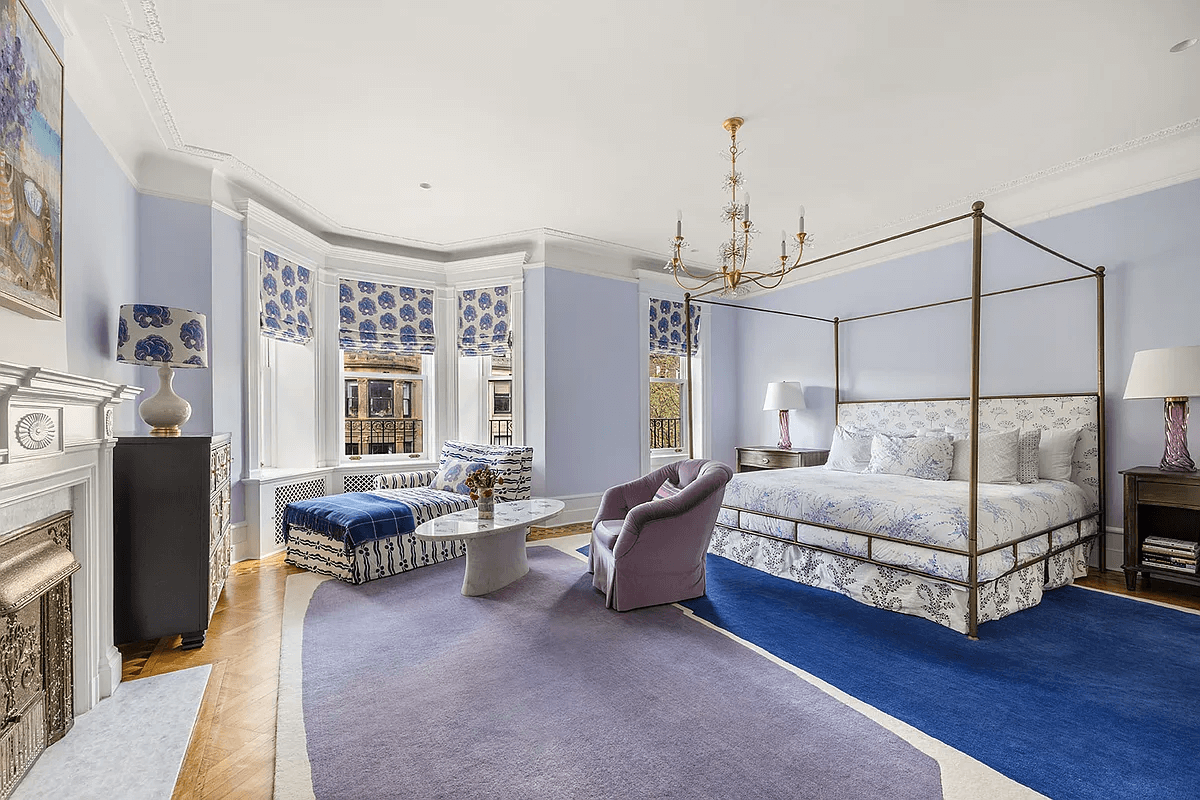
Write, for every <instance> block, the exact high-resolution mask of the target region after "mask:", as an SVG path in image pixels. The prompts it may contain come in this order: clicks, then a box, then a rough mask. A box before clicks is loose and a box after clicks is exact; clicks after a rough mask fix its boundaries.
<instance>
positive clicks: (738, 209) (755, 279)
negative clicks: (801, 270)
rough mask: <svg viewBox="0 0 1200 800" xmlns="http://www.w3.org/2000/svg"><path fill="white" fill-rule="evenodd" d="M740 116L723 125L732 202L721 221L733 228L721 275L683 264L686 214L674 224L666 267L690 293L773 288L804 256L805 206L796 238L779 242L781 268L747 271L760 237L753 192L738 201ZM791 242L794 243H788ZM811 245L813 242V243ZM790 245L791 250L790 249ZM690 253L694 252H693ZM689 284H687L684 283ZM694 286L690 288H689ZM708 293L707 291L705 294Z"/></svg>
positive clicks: (724, 249) (741, 183) (723, 254)
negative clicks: (753, 211)
mask: <svg viewBox="0 0 1200 800" xmlns="http://www.w3.org/2000/svg"><path fill="white" fill-rule="evenodd" d="M745 122H746V121H745V120H744V119H742V118H741V117H730V118H729V119H727V120H725V122H723V123H722V127H724V128H725V130H727V131H729V174H728V175H726V176H725V188H726V189H728V190H729V203H728V205H726V206H725V207H724V208H722V209H721V218H722V220H724V221H725V222H728V223H729V224H730V226H731V227H732V231H731V233H730V236H729V239H728V240H727V241H725V242H723V243H722V244H721V247H720V250H719V253H718V255H719V257H720V261H721V270H720V272H701V273H693V272H692V271H691V270H689V269H688V267H687V265H686V264H684V263H683V256H682V253H683V250H684V248H686V247H688V243H687V242H686V241H685V240H684V238H683V212H682V211H681V212H679V218H678V220H677V221H676V222H675V238H674V240H673V241H672V243H671V249H672V255H671V260H670V261H668V262H667V265H666V267H665V269H666V271H667V272H670V273H671V275H672V276H673V277H674V278H675V282H676V283H678V284H679V285H680V286H681V287H682V288H684V289H687V290H688V291H696V290H698V289H706V288H707V287H709V286H713V284H717V283H718V282H719V285H716V286H713V288H712V289H710V290H709V291H712V292H715V291H718V290H720V292H721V294H722V295H733V296H736V295H740V294H744V293H745V292H746V291H747V290H748V289H749V288H750V287H749V284H751V283H753V284H755V285H756V286H759V287H761V288H763V289H774V288H775V287H776V286H778V285H779V284H780V282H781V281H783V278H784V276H786V275H787V274H788V273H789V272H791V271H792V270H794V269H795V268H796V267H798V266H800V258H801V256H803V255H804V244H805V240H806V239H809V238H810V237H808V235H807V234H806V233H805V232H804V206H800V224H799V225H798V227H797V232H796V234H795V235H794V236H792V237H789V236H788V234H787V231H782V232H781V234H780V241H779V266H777V267H775V268H774V269H773V270H770V271H767V272H760V271H755V270H748V269H746V263H747V258H748V257H749V255H750V242H751V240H752V239H753V238H754V237H755V236H757V235H758V231H757V230H756V229H755V227H754V223H753V222H751V221H750V193H749V192H746V193H745V195H746V196H745V200H744V201H743V202H740V203H739V202H738V189H740V188H742V187H743V186H744V185H745V179H744V178H743V177H742V173H740V172H738V171H737V159H738V156H739V155H741V154H742V151H741V150H740V149H739V148H738V142H737V133H738V128H740V127H742V125H744V124H745ZM789 239H790V240H792V241H789ZM810 243H811V242H810ZM789 245H790V248H789ZM789 249H791V250H792V251H794V252H795V256H796V258H795V261H792V263H791V264H789V263H788V261H789V260H790V256H789V254H788V250H789ZM690 252H695V250H694V249H692V250H691V251H690ZM685 280H686V281H687V282H686V283H685V282H684V281H685ZM689 284H691V285H689ZM705 294H708V292H705Z"/></svg>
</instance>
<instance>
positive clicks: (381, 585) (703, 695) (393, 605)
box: [276, 547, 943, 800]
mask: <svg viewBox="0 0 1200 800" xmlns="http://www.w3.org/2000/svg"><path fill="white" fill-rule="evenodd" d="M529 561H530V573H529V574H528V575H527V576H525V577H524V578H522V579H520V580H519V581H517V582H515V583H513V584H511V585H510V586H508V587H505V588H504V589H501V590H500V591H498V592H495V593H493V594H491V595H488V596H486V597H463V596H462V595H461V594H459V588H460V584H461V582H462V565H461V563H458V562H454V561H452V562H446V563H443V564H437V565H434V566H430V567H425V568H422V569H419V570H414V571H412V572H408V573H405V574H403V575H400V576H395V577H393V578H389V579H385V580H379V581H373V582H371V583H368V584H363V585H360V586H350V585H347V584H344V583H341V582H339V581H327V580H322V579H320V578H318V577H317V576H311V575H297V576H293V577H292V578H290V579H289V582H288V589H287V591H288V608H287V612H286V613H285V619H284V636H283V647H282V656H281V669H280V688H279V707H280V711H279V728H278V733H277V740H278V756H277V763H276V797H277V798H281V799H285V800H293V798H301V797H304V798H307V797H316V798H352V797H353V798H358V797H366V796H370V797H381V798H382V797H412V798H443V797H444V798H451V797H452V798H468V799H469V798H508V797H513V798H517V797H520V798H589V799H594V798H618V797H619V798H628V797H647V798H649V797H653V798H731V797H754V798H796V797H804V798H875V797H879V798H896V799H897V800H902V799H903V798H914V799H915V798H920V799H921V800H928V799H929V798H941V797H942V796H943V793H942V776H941V769H940V767H939V762H938V760H935V759H934V758H933V757H931V756H930V755H927V754H926V753H924V752H922V751H921V750H919V749H917V748H916V747H914V746H913V745H912V744H910V743H909V742H907V741H905V740H904V739H903V738H901V737H900V736H898V735H896V733H893V732H892V731H890V730H888V729H887V728H885V727H883V726H882V725H880V724H879V723H878V722H876V721H873V720H872V719H870V718H868V716H865V715H864V714H863V713H860V712H859V711H858V710H855V709H854V708H851V707H850V706H848V705H847V704H846V703H844V702H841V701H839V700H838V699H836V698H835V697H834V696H831V693H830V692H828V691H826V690H822V689H821V688H819V687H818V686H815V685H814V684H813V683H811V682H809V681H806V680H803V679H801V678H800V677H799V676H798V675H797V674H796V672H795V671H794V670H792V669H789V668H787V667H786V666H785V665H782V664H780V663H778V662H777V661H774V660H771V659H769V658H767V657H765V656H764V655H763V654H761V653H760V652H756V651H755V650H754V649H751V648H748V647H746V646H744V645H743V644H742V643H739V642H738V641H737V640H735V639H734V638H733V637H731V636H729V635H726V634H725V633H723V632H722V631H720V630H718V629H715V628H713V627H711V626H709V625H706V624H704V623H702V622H700V621H699V620H697V619H696V618H694V617H692V616H691V615H690V614H689V613H688V612H686V611H685V610H684V609H682V608H680V607H677V606H660V607H656V608H650V609H642V610H639V611H636V612H630V613H626V614H619V613H615V612H612V611H609V610H607V609H605V608H604V603H603V598H601V597H600V596H599V595H598V594H597V593H596V592H595V590H594V589H593V588H592V586H591V576H589V575H587V574H586V571H585V569H584V567H583V565H582V564H581V562H580V561H579V560H578V559H577V558H574V557H572V556H571V555H567V554H565V553H562V552H559V551H558V550H556V549H552V548H550V547H534V548H531V549H530V551H529ZM293 582H294V583H293Z"/></svg>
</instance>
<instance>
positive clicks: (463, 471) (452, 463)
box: [429, 457, 489, 494]
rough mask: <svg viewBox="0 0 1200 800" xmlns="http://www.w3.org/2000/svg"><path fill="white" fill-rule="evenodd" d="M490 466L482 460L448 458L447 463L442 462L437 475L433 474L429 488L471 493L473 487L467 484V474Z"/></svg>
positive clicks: (456, 492)
mask: <svg viewBox="0 0 1200 800" xmlns="http://www.w3.org/2000/svg"><path fill="white" fill-rule="evenodd" d="M488 466H489V465H488V464H485V463H484V462H482V461H468V460H467V459H465V458H453V457H451V458H447V459H446V463H445V464H442V466H441V469H439V470H438V473H437V475H435V476H433V482H432V483H431V484H430V485H429V488H431V489H438V490H439V491H443V492H454V493H455V494H470V493H471V487H469V486H467V483H466V481H467V476H469V475H472V474H474V473H476V472H478V471H479V470H481V469H487V468H488Z"/></svg>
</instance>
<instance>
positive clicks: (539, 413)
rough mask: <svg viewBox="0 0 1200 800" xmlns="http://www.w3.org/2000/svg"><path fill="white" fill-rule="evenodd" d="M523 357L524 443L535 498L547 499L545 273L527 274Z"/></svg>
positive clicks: (542, 271)
mask: <svg viewBox="0 0 1200 800" xmlns="http://www.w3.org/2000/svg"><path fill="white" fill-rule="evenodd" d="M522 313H523V316H522V319H523V323H522V324H523V334H522V336H523V339H524V341H523V342H522V345H521V348H522V349H521V354H522V358H523V369H524V386H523V391H524V394H525V443H526V444H528V445H529V446H531V447H532V448H533V484H532V487H531V490H532V492H533V495H534V496H535V497H545V496H546V454H547V450H546V270H545V269H531V270H529V271H527V272H526V273H525V281H524V308H523V312H522Z"/></svg>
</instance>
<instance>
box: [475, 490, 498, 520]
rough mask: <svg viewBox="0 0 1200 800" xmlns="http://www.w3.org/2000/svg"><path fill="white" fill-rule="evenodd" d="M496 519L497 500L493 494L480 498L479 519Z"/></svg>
mask: <svg viewBox="0 0 1200 800" xmlns="http://www.w3.org/2000/svg"><path fill="white" fill-rule="evenodd" d="M495 517H496V498H495V496H493V495H492V494H491V493H489V494H488V495H487V496H486V497H480V498H479V518H480V519H495Z"/></svg>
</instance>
